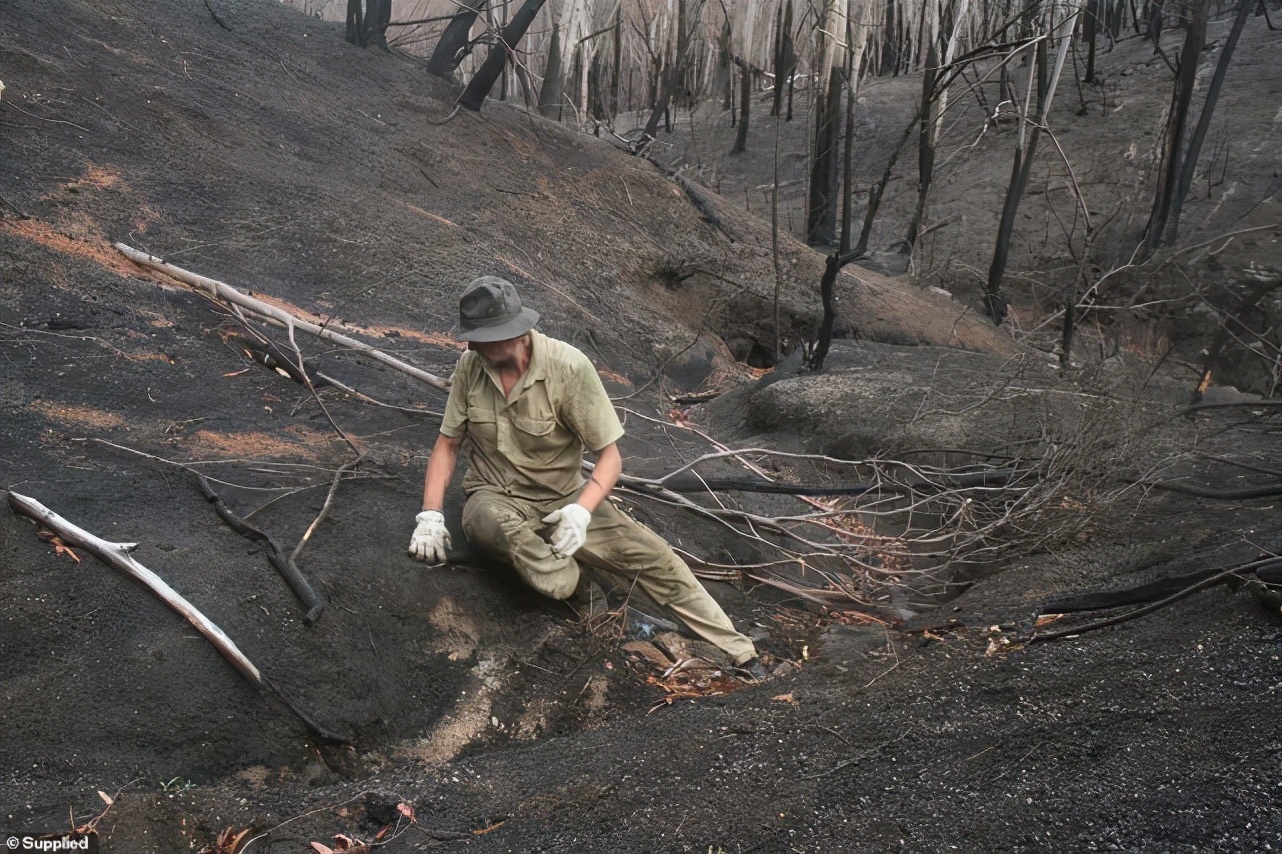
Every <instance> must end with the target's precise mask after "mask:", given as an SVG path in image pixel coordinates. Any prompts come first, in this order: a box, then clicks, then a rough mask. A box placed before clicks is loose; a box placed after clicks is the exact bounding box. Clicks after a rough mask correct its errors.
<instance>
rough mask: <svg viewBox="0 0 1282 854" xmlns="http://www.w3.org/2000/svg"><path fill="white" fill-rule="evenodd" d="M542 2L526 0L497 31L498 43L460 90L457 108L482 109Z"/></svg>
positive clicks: (539, 0) (541, 6)
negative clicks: (510, 53)
mask: <svg viewBox="0 0 1282 854" xmlns="http://www.w3.org/2000/svg"><path fill="white" fill-rule="evenodd" d="M544 2H545V0H525V3H524V4H523V5H522V6H521V8H520V9H519V10H518V11H517V13H516V14H515V15H513V16H512V19H511V20H510V21H508V22H507V26H505V27H504V28H503V32H502V33H500V34H499V43H498V44H496V45H494V46H493V47H491V48H490V52H489V53H488V54H487V55H486V57H485V63H484V64H483V65H482V66H481V69H480V70H479V71H477V72H476V75H475V76H474V77H472V81H471V82H470V83H468V84H467V88H466V89H464V90H463V95H462V97H460V98H459V101H458V103H459V106H460V107H464V108H466V109H469V110H472V111H473V112H477V111H479V110H480V109H481V104H483V103H485V97H486V96H487V95H489V94H490V90H491V89H492V88H494V83H495V82H496V81H497V80H498V79H499V75H501V74H502V73H503V68H504V66H506V65H507V61H508V53H509V52H510V51H515V50H516V45H517V43H518V42H520V41H521V37H522V36H524V35H525V31H526V30H528V29H529V28H530V24H532V23H533V22H534V16H535V15H537V14H538V13H539V10H540V9H542V8H543V4H544Z"/></svg>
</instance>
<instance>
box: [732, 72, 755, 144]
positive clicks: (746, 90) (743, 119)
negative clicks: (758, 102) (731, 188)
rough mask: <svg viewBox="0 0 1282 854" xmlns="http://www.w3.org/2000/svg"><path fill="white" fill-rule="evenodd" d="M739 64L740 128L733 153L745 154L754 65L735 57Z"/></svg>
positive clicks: (736, 135) (735, 137)
mask: <svg viewBox="0 0 1282 854" xmlns="http://www.w3.org/2000/svg"><path fill="white" fill-rule="evenodd" d="M734 62H735V65H737V66H739V128H738V130H737V131H736V132H735V135H734V147H733V148H731V149H730V153H731V154H743V153H744V152H745V151H747V149H748V113H749V111H750V109H751V108H752V66H751V65H749V64H748V63H747V62H745V61H744V60H742V59H739V58H738V57H735V58H734Z"/></svg>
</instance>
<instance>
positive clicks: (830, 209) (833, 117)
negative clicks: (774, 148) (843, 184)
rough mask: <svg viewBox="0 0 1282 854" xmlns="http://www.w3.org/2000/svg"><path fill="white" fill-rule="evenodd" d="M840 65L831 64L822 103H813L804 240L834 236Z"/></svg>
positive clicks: (816, 241)
mask: <svg viewBox="0 0 1282 854" xmlns="http://www.w3.org/2000/svg"><path fill="white" fill-rule="evenodd" d="M841 77H842V74H841V68H840V66H838V65H835V64H834V65H833V66H832V67H831V68H830V69H829V72H828V86H827V88H826V90H825V91H824V92H823V103H822V104H820V103H816V105H815V106H816V108H817V109H818V111H819V112H818V114H817V116H816V118H815V138H814V152H815V155H814V160H813V162H812V164H811V167H810V194H809V195H810V199H809V202H810V204H809V208H808V210H807V211H806V242H807V243H810V244H812V245H827V244H831V243H833V241H834V240H835V239H836V237H837V234H836V229H837V146H838V142H839V139H838V134H839V132H840V124H841Z"/></svg>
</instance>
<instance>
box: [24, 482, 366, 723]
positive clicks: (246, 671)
mask: <svg viewBox="0 0 1282 854" xmlns="http://www.w3.org/2000/svg"><path fill="white" fill-rule="evenodd" d="M9 506H11V507H12V508H13V510H14V512H15V513H18V514H20V515H22V516H26V517H27V518H29V519H32V520H34V521H35V522H36V523H38V524H40V525H43V526H45V527H46V528H48V529H49V530H51V531H53V532H54V533H56V534H57V535H58V536H59V537H60V538H61V539H62V540H63V542H65V543H68V544H71V545H76V546H80V547H81V548H83V549H85V550H86V551H88V552H90V553H91V554H93V555H94V556H95V557H97V558H98V559H99V560H101V561H102V562H103V563H106V564H109V565H110V566H113V567H115V568H116V569H118V570H120V571H121V572H123V573H124V574H126V575H128V576H129V577H130V578H132V579H134V580H135V581H137V582H138V583H140V584H142V585H143V586H145V587H146V588H147V589H148V590H150V591H151V592H152V593H153V594H154V595H155V596H156V597H157V598H159V599H160V600H161V601H162V602H164V603H165V604H166V605H168V606H169V607H170V608H172V609H173V610H175V611H177V612H178V613H179V614H180V615H182V617H183V618H184V619H186V620H187V622H189V623H191V624H192V626H194V627H195V628H196V631H198V632H200V633H201V634H202V635H203V636H204V637H205V639H206V640H208V641H209V642H210V643H211V644H213V646H214V648H215V649H216V650H218V652H219V653H220V654H221V655H222V656H223V658H225V659H227V661H228V663H230V664H231V666H232V667H234V668H235V669H236V671H237V672H238V673H240V674H241V675H242V676H244V677H245V679H246V680H248V681H249V682H250V683H251V684H252V685H254V686H255V687H257V688H259V689H262V690H264V691H266V692H268V693H269V694H271V695H272V696H274V697H276V699H278V700H280V701H281V702H282V703H284V704H285V706H286V707H288V708H289V710H290V711H291V712H293V713H294V714H295V715H297V716H298V719H299V720H300V721H302V722H303V724H304V725H305V726H306V727H307V729H308V730H309V731H310V732H311V733H312V734H313V735H315V736H316V737H317V738H319V739H322V740H324V741H330V742H340V743H341V742H346V741H348V739H347V738H345V737H344V736H342V735H339V734H338V733H335V732H333V731H332V730H329V729H327V728H325V727H324V726H322V725H320V724H318V723H317V722H316V721H314V720H312V718H311V716H310V715H308V714H307V713H306V712H304V711H303V709H302V708H301V707H300V706H299V705H298V702H297V701H296V700H295V699H294V698H293V697H291V696H290V695H289V694H288V693H286V692H285V690H284V689H282V688H281V687H280V686H279V685H276V684H275V683H274V682H272V681H271V680H270V679H268V678H267V677H266V676H264V675H263V674H262V672H261V671H260V670H259V669H258V668H257V667H256V666H255V665H254V663H253V662H251V661H250V660H249V659H248V658H247V657H246V656H245V654H244V653H242V652H241V651H240V649H239V648H238V647H237V646H236V644H235V643H234V642H233V641H232V639H231V638H229V637H228V636H227V634H226V633H225V632H224V631H223V630H222V629H220V628H219V627H218V626H217V625H215V624H214V623H213V622H212V621H211V620H210V619H209V618H208V617H206V616H205V615H204V614H203V613H201V612H200V610H199V609H197V608H196V606H194V605H193V604H192V603H191V602H189V601H187V599H185V598H184V597H183V596H182V595H180V594H179V593H178V592H177V591H176V590H174V589H173V588H172V587H170V586H169V585H168V584H166V583H165V581H164V579H162V578H161V577H160V576H158V575H157V574H156V573H154V572H152V571H151V570H150V569H148V568H147V567H145V566H143V565H142V564H141V563H139V562H138V561H137V560H135V559H134V557H133V555H131V554H130V552H132V551H133V550H134V549H136V548H137V547H138V544H137V543H113V542H110V541H108V540H104V539H102V538H101V537H98V536H97V535H95V534H92V533H90V532H89V531H86V530H85V529H84V528H81V527H79V526H78V525H76V524H74V523H73V522H70V521H68V520H67V519H64V518H63V517H61V516H59V515H58V514H56V513H54V512H53V511H52V510H50V509H49V508H47V507H45V506H44V505H43V504H41V503H40V502H39V501H36V500H35V499H34V498H28V497H27V496H25V495H19V494H18V493H16V492H10V493H9Z"/></svg>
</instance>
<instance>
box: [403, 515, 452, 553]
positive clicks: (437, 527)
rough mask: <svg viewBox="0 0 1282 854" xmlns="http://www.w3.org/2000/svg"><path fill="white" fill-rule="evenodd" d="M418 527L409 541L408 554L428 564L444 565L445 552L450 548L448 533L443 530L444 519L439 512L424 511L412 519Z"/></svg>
mask: <svg viewBox="0 0 1282 854" xmlns="http://www.w3.org/2000/svg"><path fill="white" fill-rule="evenodd" d="M414 518H415V520H417V521H418V526H417V527H415V528H414V537H413V539H411V540H410V554H411V555H412V556H413V557H416V558H418V559H419V560H423V561H427V562H428V563H432V564H436V563H445V550H446V549H448V548H449V547H450V532H449V531H447V530H445V517H444V516H442V515H441V513H440V511H439V510H424V511H423V512H422V513H420V514H418V515H417V516H415V517H414Z"/></svg>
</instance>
